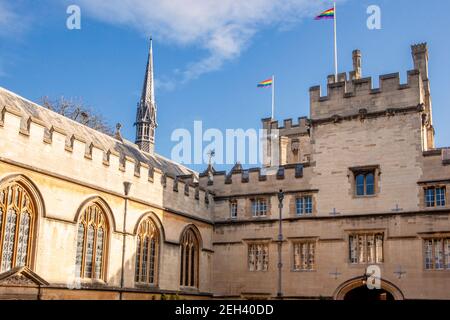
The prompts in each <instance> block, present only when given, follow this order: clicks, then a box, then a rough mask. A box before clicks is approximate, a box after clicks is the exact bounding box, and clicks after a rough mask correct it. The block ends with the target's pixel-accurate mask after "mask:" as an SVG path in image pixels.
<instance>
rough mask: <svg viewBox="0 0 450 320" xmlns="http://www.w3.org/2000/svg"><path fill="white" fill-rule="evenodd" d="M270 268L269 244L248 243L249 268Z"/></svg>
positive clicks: (255, 269) (262, 269)
mask: <svg viewBox="0 0 450 320" xmlns="http://www.w3.org/2000/svg"><path fill="white" fill-rule="evenodd" d="M268 268H269V245H268V244H267V243H251V244H249V245H248V270H249V271H267V270H268Z"/></svg>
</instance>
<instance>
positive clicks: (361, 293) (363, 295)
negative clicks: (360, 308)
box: [344, 286, 395, 301]
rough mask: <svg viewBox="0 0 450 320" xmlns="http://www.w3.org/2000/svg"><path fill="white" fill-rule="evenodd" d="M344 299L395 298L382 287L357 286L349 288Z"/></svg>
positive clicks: (370, 299)
mask: <svg viewBox="0 0 450 320" xmlns="http://www.w3.org/2000/svg"><path fill="white" fill-rule="evenodd" d="M344 300H354V301H373V300H395V299H394V296H393V295H392V294H391V293H390V292H389V291H386V290H384V289H372V290H370V289H369V288H367V286H361V287H357V288H355V289H352V290H350V291H349V292H347V293H346V294H345V296H344Z"/></svg>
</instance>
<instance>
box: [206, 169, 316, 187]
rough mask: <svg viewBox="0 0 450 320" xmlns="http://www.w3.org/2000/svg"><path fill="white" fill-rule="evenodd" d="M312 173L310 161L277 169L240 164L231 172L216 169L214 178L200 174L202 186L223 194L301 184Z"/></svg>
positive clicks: (307, 179)
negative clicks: (246, 166) (247, 166)
mask: <svg viewBox="0 0 450 320" xmlns="http://www.w3.org/2000/svg"><path fill="white" fill-rule="evenodd" d="M311 175H312V168H311V164H310V163H298V164H286V165H283V166H280V167H278V168H277V169H270V168H259V167H256V168H249V169H243V168H242V166H240V165H239V164H237V165H235V166H234V167H233V168H232V169H231V170H230V172H228V173H227V172H226V171H216V172H214V173H213V175H212V179H211V177H210V176H208V175H207V174H201V175H200V176H199V183H200V185H201V186H204V187H206V186H208V189H209V190H211V191H212V192H213V193H215V194H216V193H217V194H223V193H224V192H225V193H227V192H228V193H229V192H232V191H237V192H238V191H239V190H241V189H242V190H243V191H244V190H247V189H248V188H251V189H252V190H255V191H256V190H261V191H264V190H265V191H268V190H272V189H273V188H275V190H278V189H277V188H278V187H280V188H282V186H287V185H295V186H299V185H301V184H302V183H304V182H305V181H309V179H310V177H311ZM272 191H273V190H272Z"/></svg>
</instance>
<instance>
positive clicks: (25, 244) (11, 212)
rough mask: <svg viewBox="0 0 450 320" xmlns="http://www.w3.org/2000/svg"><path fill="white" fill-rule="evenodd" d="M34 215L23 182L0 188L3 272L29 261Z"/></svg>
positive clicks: (0, 257) (0, 256)
mask: <svg viewBox="0 0 450 320" xmlns="http://www.w3.org/2000/svg"><path fill="white" fill-rule="evenodd" d="M35 219H36V211H35V207H34V204H33V201H32V198H31V195H30V193H29V192H28V191H27V190H26V189H25V188H24V187H22V185H20V184H18V183H16V182H14V183H11V184H9V185H7V186H5V187H3V188H2V189H0V272H5V271H8V270H10V269H12V268H14V267H21V266H28V265H29V264H30V258H29V257H30V247H31V241H32V236H33V231H34V230H33V226H34V221H35Z"/></svg>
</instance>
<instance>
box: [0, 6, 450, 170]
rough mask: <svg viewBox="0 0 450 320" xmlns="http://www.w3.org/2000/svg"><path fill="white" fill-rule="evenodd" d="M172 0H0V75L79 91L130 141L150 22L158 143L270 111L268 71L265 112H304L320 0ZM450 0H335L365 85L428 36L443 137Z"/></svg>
mask: <svg viewBox="0 0 450 320" xmlns="http://www.w3.org/2000/svg"><path fill="white" fill-rule="evenodd" d="M175 2H177V4H178V6H174V5H172V6H170V5H167V3H168V2H165V1H162V0H161V1H156V0H152V1H150V0H148V1H143V0H142V1H141V0H136V1H132V0H128V1H118V0H117V1H116V0H111V1H97V0H89V1H88V0H81V1H76V0H73V1H70V2H67V1H55V0H44V1H31V0H28V1H17V2H14V3H11V2H10V1H8V2H7V1H3V0H0V86H2V87H5V88H7V89H9V90H11V91H14V92H16V93H18V94H20V95H23V96H24V97H26V98H29V99H31V100H34V101H39V99H40V98H41V97H42V96H50V97H55V98H57V97H59V96H65V97H72V98H78V99H82V100H83V102H84V103H85V104H86V105H88V106H90V107H91V108H93V109H95V110H96V111H97V112H99V113H102V114H103V115H104V116H105V118H106V119H107V120H108V121H109V122H110V123H111V124H115V123H116V122H121V123H122V124H123V129H122V133H123V135H124V136H125V137H126V138H128V139H129V140H132V141H133V140H134V127H133V122H134V118H135V111H136V103H137V101H138V99H139V96H140V90H141V87H142V81H143V77H144V71H145V64H146V59H147V50H148V40H147V39H148V36H149V35H150V34H152V35H153V38H154V54H155V62H154V63H155V77H156V78H157V81H158V83H159V85H158V87H157V91H156V100H157V103H158V108H159V109H158V124H159V127H158V129H157V137H156V139H157V142H156V150H157V152H158V153H160V154H162V155H165V156H167V157H170V153H171V149H172V147H173V146H174V145H175V143H174V142H171V141H170V135H171V133H172V131H173V130H174V129H176V128H186V129H188V130H193V121H194V120H201V121H203V127H204V128H218V129H221V130H225V129H227V128H243V129H248V128H259V127H260V126H261V122H260V120H261V119H262V118H265V117H268V116H270V89H269V90H261V89H257V88H256V84H257V82H259V81H261V80H264V79H266V78H268V77H269V76H270V75H271V74H275V75H276V85H277V86H276V106H277V107H276V119H277V120H279V121H282V120H283V119H286V118H294V119H296V118H297V117H299V116H305V115H308V114H309V87H311V86H313V85H317V84H321V85H325V83H326V76H327V75H328V74H331V73H332V72H333V60H332V59H333V51H332V50H333V48H332V45H333V43H332V21H315V20H313V17H314V13H319V12H320V11H321V10H324V9H328V8H329V7H330V4H331V2H330V1H317V0H316V1H308V0H286V1H285V2H283V3H282V4H281V5H278V4H273V1H266V0H249V1H247V2H245V3H246V4H247V5H246V6H244V5H243V4H242V3H240V2H235V1H228V0H227V1H223V3H224V5H223V6H222V5H221V4H220V5H219V4H217V6H214V7H210V6H211V3H217V2H215V1H213V2H211V1H208V0H204V1H194V0H192V1H174V2H171V3H175ZM281 2H282V1H280V3H281ZM105 3H107V4H105ZM163 3H164V4H163ZM236 3H238V4H236ZM69 4H78V5H79V6H80V8H81V14H82V16H81V30H68V29H67V28H66V19H67V17H68V14H66V8H67V6H68V5H69ZM108 5H109V6H110V7H108ZM252 5H254V7H252ZM369 5H378V6H379V7H380V8H381V14H382V16H381V22H382V28H381V30H369V29H368V28H367V26H366V20H367V17H368V15H367V14H366V9H367V7H368V6H369ZM233 6H237V7H233ZM449 11H450V2H449V1H444V0H430V1H417V0H415V1H411V0H409V1H407V0H395V1H392V0H385V1H381V0H380V1H375V0H373V1H365V0H347V1H338V47H339V71H341V72H343V71H349V70H351V52H352V50H353V49H356V48H358V49H361V51H362V59H363V63H362V68H363V75H364V76H373V77H374V78H375V85H377V83H378V80H377V79H378V75H380V74H385V73H391V72H400V75H401V79H402V80H403V81H406V71H407V70H409V69H412V60H411V54H410V45H411V44H413V43H417V42H424V41H426V42H428V46H429V51H430V79H431V90H432V97H433V107H434V109H433V111H434V125H435V128H436V142H437V145H438V146H446V145H449V141H450V128H449V127H448V125H447V121H448V119H449V118H450V117H449V116H450V111H449V106H448V103H447V101H448V100H449V98H450V96H449V95H450V90H449V89H450V59H448V57H449V56H450V42H449V41H448V32H447V30H450V21H449V19H448V14H447V13H448V12H449ZM192 167H193V168H194V169H196V170H202V169H203V168H204V166H203V165H194V166H192ZM228 167H229V166H223V167H219V169H221V168H228Z"/></svg>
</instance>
